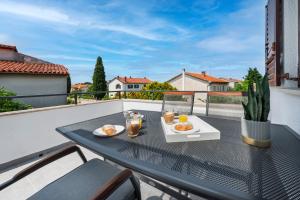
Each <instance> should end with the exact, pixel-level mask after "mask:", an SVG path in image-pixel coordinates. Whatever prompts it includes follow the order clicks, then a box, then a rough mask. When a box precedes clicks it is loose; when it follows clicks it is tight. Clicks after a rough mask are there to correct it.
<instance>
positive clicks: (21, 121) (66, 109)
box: [0, 100, 123, 164]
mask: <svg viewBox="0 0 300 200" xmlns="http://www.w3.org/2000/svg"><path fill="white" fill-rule="evenodd" d="M122 110H123V102H122V101H121V100H113V101H104V102H96V103H89V104H83V105H77V106H75V105H66V106H57V107H51V108H44V109H33V110H27V111H18V112H10V113H2V114H0V134H1V140H0V147H1V154H0V164H1V163H5V162H8V161H11V160H13V159H17V158H20V157H23V156H25V155H29V154H32V153H35V152H38V151H42V150H44V149H47V148H50V147H53V146H55V145H59V144H61V143H64V142H66V141H67V139H66V138H64V137H63V136H61V135H60V134H59V133H57V132H56V131H55V128H57V127H60V126H64V125H68V124H72V123H76V122H81V121H84V120H88V119H93V118H97V117H101V116H105V115H110V114H113V113H117V112H121V111H122Z"/></svg>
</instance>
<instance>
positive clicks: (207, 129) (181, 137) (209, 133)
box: [161, 115, 220, 143]
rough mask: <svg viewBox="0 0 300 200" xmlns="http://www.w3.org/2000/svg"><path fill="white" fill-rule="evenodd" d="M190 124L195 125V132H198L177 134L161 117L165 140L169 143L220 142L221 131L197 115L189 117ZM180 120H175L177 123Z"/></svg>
mask: <svg viewBox="0 0 300 200" xmlns="http://www.w3.org/2000/svg"><path fill="white" fill-rule="evenodd" d="M188 119H189V122H191V123H192V124H193V127H194V128H193V130H195V131H196V132H192V133H191V132H190V131H188V132H186V133H184V132H182V133H178V132H177V133H176V132H174V131H173V130H172V129H173V128H172V126H174V125H173V124H171V125H169V124H166V122H165V120H164V118H163V117H161V125H162V128H163V131H164V135H165V139H166V142H167V143H171V142H189V141H204V140H219V139H220V131H219V130H217V129H216V128H214V127H213V126H211V125H209V124H208V123H206V122H205V121H203V120H202V119H200V118H199V117H197V116H195V115H189V116H188ZM177 122H178V119H175V120H174V123H177Z"/></svg>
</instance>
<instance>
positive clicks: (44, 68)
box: [0, 61, 69, 75]
mask: <svg viewBox="0 0 300 200" xmlns="http://www.w3.org/2000/svg"><path fill="white" fill-rule="evenodd" d="M0 73H10V74H54V75H68V74H69V72H68V69H67V68H66V67H64V66H63V65H57V64H49V63H27V62H15V61H0Z"/></svg>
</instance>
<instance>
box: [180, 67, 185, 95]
mask: <svg viewBox="0 0 300 200" xmlns="http://www.w3.org/2000/svg"><path fill="white" fill-rule="evenodd" d="M181 90H183V91H184V90H185V68H183V69H182V87H181Z"/></svg>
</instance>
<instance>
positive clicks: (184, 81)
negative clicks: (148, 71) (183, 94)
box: [167, 69, 229, 101]
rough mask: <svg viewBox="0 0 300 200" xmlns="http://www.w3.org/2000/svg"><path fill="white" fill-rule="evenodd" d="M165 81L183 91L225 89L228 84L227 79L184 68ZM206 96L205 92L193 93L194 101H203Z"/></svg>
mask: <svg viewBox="0 0 300 200" xmlns="http://www.w3.org/2000/svg"><path fill="white" fill-rule="evenodd" d="M167 82H168V83H170V84H171V85H172V86H173V87H175V88H176V89H177V90H183V91H184V90H185V91H227V90H228V84H229V82H228V81H226V80H224V79H220V78H216V77H213V76H210V75H208V74H207V72H204V71H203V72H201V73H195V72H186V71H185V69H183V71H182V73H180V74H178V75H177V76H175V77H173V78H171V79H170V80H168V81H167ZM206 97H207V95H206V94H205V93H197V94H195V100H196V101H199V100H200V101H205V100H206Z"/></svg>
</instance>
